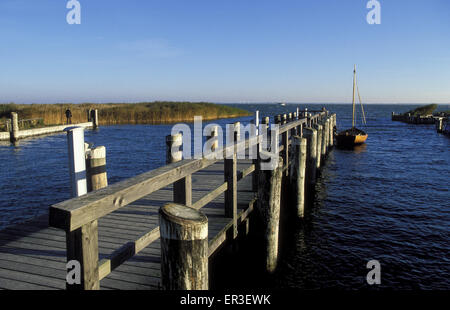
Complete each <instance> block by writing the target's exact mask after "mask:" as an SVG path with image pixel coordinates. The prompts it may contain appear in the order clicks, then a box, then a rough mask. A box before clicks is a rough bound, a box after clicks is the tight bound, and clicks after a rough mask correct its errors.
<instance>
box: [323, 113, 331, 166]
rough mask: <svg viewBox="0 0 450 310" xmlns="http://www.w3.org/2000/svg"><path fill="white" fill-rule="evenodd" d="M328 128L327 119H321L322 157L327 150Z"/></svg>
mask: <svg viewBox="0 0 450 310" xmlns="http://www.w3.org/2000/svg"><path fill="white" fill-rule="evenodd" d="M329 128H330V123H329V121H328V119H326V118H325V119H323V121H322V130H323V132H322V158H325V156H326V155H327V151H328V137H329V135H330V134H329V133H328V130H329Z"/></svg>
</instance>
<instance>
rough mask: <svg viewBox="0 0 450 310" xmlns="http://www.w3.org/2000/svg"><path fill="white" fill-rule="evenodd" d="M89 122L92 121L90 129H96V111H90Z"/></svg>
mask: <svg viewBox="0 0 450 310" xmlns="http://www.w3.org/2000/svg"><path fill="white" fill-rule="evenodd" d="M91 120H92V127H93V128H94V129H97V128H98V110H97V109H95V110H91Z"/></svg>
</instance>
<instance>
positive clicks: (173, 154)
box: [166, 133, 192, 206]
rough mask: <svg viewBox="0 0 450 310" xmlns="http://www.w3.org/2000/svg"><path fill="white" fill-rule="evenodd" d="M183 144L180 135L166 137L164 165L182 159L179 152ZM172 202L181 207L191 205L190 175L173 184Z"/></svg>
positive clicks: (181, 153) (181, 154)
mask: <svg viewBox="0 0 450 310" xmlns="http://www.w3.org/2000/svg"><path fill="white" fill-rule="evenodd" d="M182 144H183V135H182V134H181V133H178V134H175V135H168V136H166V146H167V148H166V163H167V164H172V163H176V162H178V161H181V160H182V159H183V152H182V151H181V150H180V148H181V146H182ZM173 201H174V202H175V203H180V204H183V205H187V206H191V205H192V175H187V176H186V177H184V178H182V179H180V180H178V181H176V182H174V183H173Z"/></svg>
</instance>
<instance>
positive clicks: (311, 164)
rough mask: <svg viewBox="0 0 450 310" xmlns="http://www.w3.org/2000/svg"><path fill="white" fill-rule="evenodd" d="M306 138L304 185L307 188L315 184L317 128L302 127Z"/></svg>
mask: <svg viewBox="0 0 450 310" xmlns="http://www.w3.org/2000/svg"><path fill="white" fill-rule="evenodd" d="M303 136H304V137H305V138H306V146H307V147H306V182H307V183H306V185H307V187H308V189H310V188H313V187H314V184H316V170H317V130H316V129H314V128H311V127H306V128H304V129H303Z"/></svg>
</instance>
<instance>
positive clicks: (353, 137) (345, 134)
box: [336, 128, 368, 147]
mask: <svg viewBox="0 0 450 310" xmlns="http://www.w3.org/2000/svg"><path fill="white" fill-rule="evenodd" d="M367 137H368V134H367V133H365V132H364V131H362V130H359V129H357V128H352V129H349V130H345V131H342V132H340V133H338V134H337V135H336V141H337V145H338V146H343V147H349V146H354V145H360V144H363V143H365V142H366V140H367Z"/></svg>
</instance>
